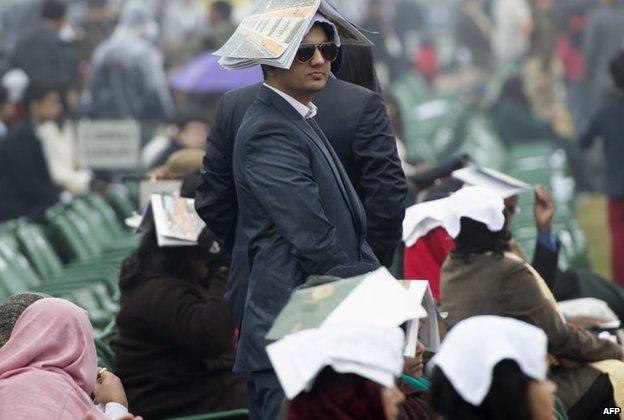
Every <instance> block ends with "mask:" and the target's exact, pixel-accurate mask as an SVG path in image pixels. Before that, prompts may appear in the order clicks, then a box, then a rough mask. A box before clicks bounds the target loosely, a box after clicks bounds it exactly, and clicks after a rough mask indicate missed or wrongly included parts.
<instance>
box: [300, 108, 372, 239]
mask: <svg viewBox="0 0 624 420" xmlns="http://www.w3.org/2000/svg"><path fill="white" fill-rule="evenodd" d="M305 121H306V122H307V123H308V125H310V127H312V129H313V130H314V132H315V133H316V135H317V136H318V138H319V139H320V140H321V144H320V145H319V146H320V147H321V150H322V151H323V153H324V154H326V155H327V156H328V160H329V164H330V166H331V167H332V170H333V171H334V174H335V177H336V180H337V182H338V185H339V187H340V189H341V190H342V193H343V195H344V197H345V201H346V202H347V205H348V207H349V210H350V211H351V216H352V217H353V221H354V223H355V225H356V226H357V227H358V229H359V230H360V233H363V232H364V229H365V221H366V219H365V218H364V217H363V214H364V210H363V208H362V207H361V203H360V199H359V198H358V196H357V193H356V192H355V189H354V188H353V185H351V180H350V179H349V176H348V175H347V172H346V171H345V169H344V167H343V166H342V163H341V162H340V159H339V158H338V155H337V154H336V152H335V151H334V148H333V147H332V146H331V144H330V143H329V140H327V137H325V133H323V130H321V127H319V125H318V124H317V122H316V121H315V120H314V118H307V119H306V120H305Z"/></svg>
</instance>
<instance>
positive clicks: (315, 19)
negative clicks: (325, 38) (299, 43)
mask: <svg viewBox="0 0 624 420" xmlns="http://www.w3.org/2000/svg"><path fill="white" fill-rule="evenodd" d="M317 22H318V23H326V24H327V25H330V26H331V27H332V30H333V31H334V39H333V40H332V42H333V43H334V44H336V45H338V46H340V35H339V34H338V29H336V25H334V24H333V23H332V22H331V21H330V20H329V19H327V18H326V17H325V16H323V15H322V14H320V13H319V12H316V14H315V15H314V17H313V18H312V20H311V21H310V25H309V26H308V30H307V31H306V35H307V34H308V32H310V29H312V27H313V26H314V24H315V23H317Z"/></svg>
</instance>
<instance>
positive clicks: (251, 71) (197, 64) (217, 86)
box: [169, 52, 263, 93]
mask: <svg viewBox="0 0 624 420" xmlns="http://www.w3.org/2000/svg"><path fill="white" fill-rule="evenodd" d="M218 61H219V57H217V56H215V55H212V53H209V52H208V53H203V54H200V55H198V56H197V57H195V58H193V59H191V60H190V61H189V62H188V63H186V64H185V65H184V66H182V68H181V69H179V70H178V71H176V72H175V73H174V74H173V75H171V76H170V77H169V83H170V84H171V88H172V89H174V90H179V91H182V92H189V93H215V92H216V93H218V92H227V91H228V90H231V89H236V88H239V87H243V86H249V85H253V84H254V83H258V82H261V81H262V80H263V77H262V70H261V69H260V66H255V67H251V68H248V69H244V70H235V71H229V70H225V69H224V68H223V67H221V66H220V65H219V63H218Z"/></svg>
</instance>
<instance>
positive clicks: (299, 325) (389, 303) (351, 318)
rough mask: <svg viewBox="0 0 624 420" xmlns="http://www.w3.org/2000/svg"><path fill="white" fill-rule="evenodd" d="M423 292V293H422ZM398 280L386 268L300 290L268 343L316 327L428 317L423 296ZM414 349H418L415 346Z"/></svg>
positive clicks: (384, 323) (396, 322) (393, 322)
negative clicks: (423, 304) (423, 305)
mask: <svg viewBox="0 0 624 420" xmlns="http://www.w3.org/2000/svg"><path fill="white" fill-rule="evenodd" d="M423 293H424V292H423ZM418 294H419V291H418V290H417V289H416V288H415V289H413V290H412V291H410V289H408V288H407V287H405V286H402V284H401V283H400V282H399V281H397V280H396V279H395V278H394V277H393V276H392V274H390V272H388V270H387V269H386V268H383V267H382V268H380V269H378V270H376V271H373V272H371V273H368V274H365V275H362V276H357V277H352V278H349V279H342V280H337V281H335V282H332V283H327V284H323V285H320V286H315V287H309V288H304V289H299V290H297V291H295V292H294V293H293V294H292V295H291V296H290V299H289V301H288V303H287V304H286V306H285V307H284V309H282V311H281V312H280V313H279V315H278V316H277V318H276V319H275V322H274V323H273V327H272V328H271V330H270V331H269V332H268V334H267V336H266V338H267V339H268V340H278V339H280V338H282V337H285V336H286V335H288V334H292V333H296V332H299V331H303V330H308V329H313V328H321V327H323V328H325V327H331V326H337V327H342V326H352V325H381V326H399V325H401V324H402V323H404V322H406V321H408V320H411V319H415V318H424V317H426V316H427V311H426V310H425V309H424V308H423V307H422V304H421V302H422V300H423V299H422V297H423V296H419V295H418ZM414 349H415V347H414Z"/></svg>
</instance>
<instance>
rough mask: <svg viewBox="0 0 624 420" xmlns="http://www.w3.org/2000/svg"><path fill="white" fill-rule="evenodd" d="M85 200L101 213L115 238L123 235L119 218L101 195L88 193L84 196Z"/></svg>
mask: <svg viewBox="0 0 624 420" xmlns="http://www.w3.org/2000/svg"><path fill="white" fill-rule="evenodd" d="M85 200H86V201H87V202H88V203H89V204H90V205H91V207H92V208H94V209H95V210H97V211H98V212H99V213H100V214H101V215H102V217H103V218H104V222H105V223H106V224H107V226H108V228H109V229H110V231H111V232H113V233H114V234H115V236H116V237H117V238H119V237H122V236H124V235H125V231H124V228H123V226H122V225H121V223H120V222H119V219H118V218H117V215H116V214H115V210H114V209H113V208H112V207H111V206H110V204H108V202H107V201H106V200H105V199H104V198H103V197H102V196H100V195H96V194H89V195H88V196H86V197H85Z"/></svg>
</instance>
